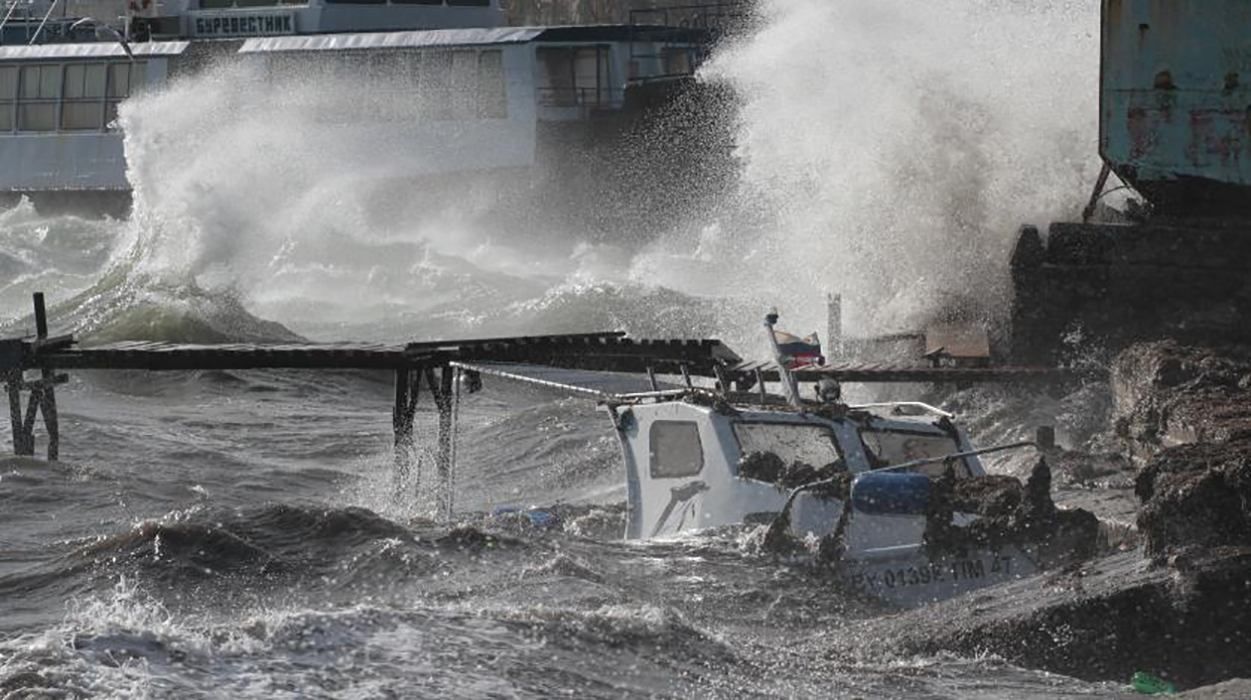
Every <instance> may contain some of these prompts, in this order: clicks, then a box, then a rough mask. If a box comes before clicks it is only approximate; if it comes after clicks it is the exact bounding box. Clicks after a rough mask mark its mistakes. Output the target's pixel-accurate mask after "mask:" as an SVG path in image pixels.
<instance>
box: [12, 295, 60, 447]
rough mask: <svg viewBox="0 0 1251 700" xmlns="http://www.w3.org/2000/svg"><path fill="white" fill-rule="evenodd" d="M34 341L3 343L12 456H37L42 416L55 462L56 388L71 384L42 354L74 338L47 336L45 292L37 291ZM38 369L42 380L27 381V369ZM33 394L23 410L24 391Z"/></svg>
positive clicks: (57, 441) (57, 443)
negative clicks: (37, 428)
mask: <svg viewBox="0 0 1251 700" xmlns="http://www.w3.org/2000/svg"><path fill="white" fill-rule="evenodd" d="M34 304H35V340H34V341H33V342H32V341H30V340H26V339H24V338H14V339H10V340H4V341H0V376H2V377H3V380H4V385H5V390H6V391H7V392H8V395H9V424H10V426H11V427H12V429H13V453H14V454H16V455H18V456H23V457H33V456H34V454H35V421H36V420H38V418H39V414H40V413H43V424H44V428H46V429H47V431H48V461H51V462H55V461H56V460H57V459H58V458H59V457H60V452H61V429H60V420H59V419H58V415H57V409H56V385H57V384H63V383H65V382H66V381H68V378H67V377H66V376H65V375H58V374H57V373H56V372H55V371H54V370H53V369H52V368H51V367H49V366H47V365H46V364H43V363H42V362H40V357H39V354H40V352H41V351H47V350H50V349H56V348H59V347H64V346H66V345H69V344H71V343H72V342H73V337H72V336H64V337H60V338H49V337H48V312H47V308H46V307H45V305H44V298H43V293H42V292H35V294H34ZM36 363H37V366H38V367H39V371H40V378H39V379H36V380H34V381H27V380H26V369H27V368H29V367H30V366H31V365H32V364H36ZM23 389H25V390H26V391H29V392H30V399H29V401H28V402H27V404H26V410H25V412H23V410H22V390H23Z"/></svg>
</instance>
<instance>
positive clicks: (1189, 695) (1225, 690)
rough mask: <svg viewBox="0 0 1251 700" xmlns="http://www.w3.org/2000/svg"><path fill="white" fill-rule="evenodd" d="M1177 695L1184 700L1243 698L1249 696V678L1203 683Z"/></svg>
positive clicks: (1250, 694)
mask: <svg viewBox="0 0 1251 700" xmlns="http://www.w3.org/2000/svg"><path fill="white" fill-rule="evenodd" d="M1177 697H1179V698H1184V699H1185V700H1245V698H1251V679H1247V678H1235V679H1233V680H1230V681H1225V682H1224V683H1217V684H1215V685H1205V686H1203V687H1202V688H1195V689H1194V690H1190V691H1187V692H1184V693H1181V694H1180V695H1178V696H1177Z"/></svg>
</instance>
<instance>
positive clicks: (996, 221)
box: [635, 0, 1099, 332]
mask: <svg viewBox="0 0 1251 700" xmlns="http://www.w3.org/2000/svg"><path fill="white" fill-rule="evenodd" d="M760 15H761V16H760V20H759V22H760V24H759V28H758V30H757V31H755V32H753V33H751V34H750V35H749V36H747V37H746V38H744V39H743V40H742V41H739V42H737V43H736V44H734V45H732V46H730V47H728V49H727V50H724V51H721V52H720V53H719V54H718V55H717V56H715V57H714V59H713V61H712V62H711V64H710V65H708V66H707V67H706V69H705V71H704V76H705V78H706V79H709V80H716V81H725V82H727V83H728V84H730V85H731V86H733V88H734V89H735V91H736V93H737V94H738V95H739V97H740V99H741V110H740V113H739V115H738V128H737V132H736V133H737V139H736V149H737V155H738V157H739V159H740V161H741V163H742V166H743V169H742V174H741V181H740V187H739V191H738V193H737V197H738V201H736V202H734V203H733V204H732V205H731V207H730V211H731V212H733V218H730V217H728V216H727V217H726V219H725V220H724V221H723V222H721V223H719V224H715V225H712V226H709V227H707V228H705V229H704V230H702V231H698V232H696V233H694V234H692V235H691V236H688V237H686V239H685V240H683V239H678V238H671V239H666V240H663V241H661V242H660V244H659V245H657V246H656V247H655V249H654V250H653V251H651V252H650V253H649V254H648V255H644V256H640V258H639V259H638V260H636V262H635V269H642V268H653V267H659V268H662V269H661V270H660V271H658V272H656V273H655V275H654V276H653V278H652V279H654V280H656V281H659V282H662V283H668V284H672V285H674V286H675V287H676V288H678V289H682V290H688V289H689V288H688V287H687V286H686V285H684V284H683V279H684V278H685V279H689V277H687V276H686V275H685V274H684V271H683V269H682V268H683V267H684V266H685V265H686V264H687V262H688V261H687V260H679V262H678V263H677V264H672V262H671V261H673V260H675V258H674V257H673V256H674V252H675V251H677V250H681V249H683V248H685V250H687V251H691V250H693V251H695V252H694V254H692V255H691V256H690V257H691V258H694V259H696V260H698V261H700V262H701V263H702V264H703V266H704V267H705V268H707V269H706V270H705V272H704V274H702V275H700V276H699V277H698V281H697V283H696V284H697V288H694V289H689V291H692V292H697V293H704V294H717V293H727V292H731V293H740V294H748V295H751V296H753V297H756V298H761V299H771V300H776V301H778V302H783V303H785V304H786V305H787V306H790V307H793V308H794V309H795V311H796V312H797V313H798V314H799V315H800V316H801V318H802V323H800V325H804V326H809V327H823V324H822V319H821V318H820V315H819V311H820V305H819V303H817V302H818V301H819V299H820V298H821V294H822V292H823V291H825V290H831V289H832V290H836V291H841V292H842V293H844V295H845V296H846V297H847V298H848V299H849V300H850V302H851V304H850V309H849V312H850V314H849V318H847V319H845V322H847V323H848V324H849V325H851V326H853V328H855V329H857V330H859V331H860V332H873V331H891V330H897V329H898V327H899V326H907V325H908V324H909V323H913V322H915V321H916V320H918V317H922V316H924V315H925V314H928V313H933V312H934V311H936V309H935V307H936V306H937V305H939V304H941V303H944V302H947V301H948V300H949V298H950V297H951V296H953V295H954V296H958V297H964V298H966V299H968V298H971V299H972V300H973V301H974V309H973V310H974V311H980V312H982V313H983V314H986V313H987V312H988V311H992V310H996V309H1002V308H1004V306H1005V302H1006V294H1005V292H1006V289H1005V282H1006V269H1007V266H1006V261H1007V256H1008V254H1009V248H1010V246H1011V244H1012V242H1013V240H1014V234H1015V232H1016V229H1017V227H1018V226H1019V225H1020V224H1022V223H1026V222H1032V223H1038V224H1044V223H1046V222H1047V221H1050V220H1052V219H1065V218H1072V217H1074V216H1075V215H1076V214H1077V212H1078V209H1079V207H1080V205H1081V203H1082V200H1083V195H1084V193H1085V192H1086V191H1087V188H1088V187H1089V183H1090V182H1092V181H1093V175H1094V172H1095V170H1096V169H1097V166H1098V158H1097V143H1096V124H1097V117H1098V111H1097V93H1096V81H1097V76H1098V39H1097V31H1098V22H1099V15H1098V3H1096V2H1093V1H1091V0H1083V1H1079V2H1071V1H1070V2H1062V1H1054V2H1042V3H1030V4H1029V5H1028V6H1023V5H1021V4H1020V3H1012V2H1001V1H999V0H980V1H976V2H965V1H961V2H954V1H950V0H943V1H940V2H929V3H916V2H908V1H907V0H887V1H886V2H829V1H827V0H766V1H765V2H763V3H762V6H761V8H760ZM731 221H733V222H736V223H738V225H729V224H728V222H731ZM744 222H746V225H744ZM779 296H783V297H784V298H780V299H779V298H778V297H779ZM794 315H796V314H794V313H793V314H792V316H794Z"/></svg>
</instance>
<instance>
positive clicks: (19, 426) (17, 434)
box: [4, 369, 35, 456]
mask: <svg viewBox="0 0 1251 700" xmlns="http://www.w3.org/2000/svg"><path fill="white" fill-rule="evenodd" d="M22 383H23V380H22V370H20V369H12V370H9V371H8V372H6V373H5V377H4V384H5V387H6V389H8V392H9V423H10V425H11V426H12V427H13V454H15V455H18V456H24V455H33V454H35V442H34V440H33V439H31V436H30V434H29V433H27V432H26V423H25V421H23V420H22Z"/></svg>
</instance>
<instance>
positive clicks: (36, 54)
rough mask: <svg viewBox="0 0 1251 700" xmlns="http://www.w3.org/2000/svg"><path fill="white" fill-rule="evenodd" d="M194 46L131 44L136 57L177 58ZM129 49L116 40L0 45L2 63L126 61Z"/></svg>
mask: <svg viewBox="0 0 1251 700" xmlns="http://www.w3.org/2000/svg"><path fill="white" fill-rule="evenodd" d="M190 45H191V42H188V41H153V42H142V43H135V44H131V45H130V48H131V50H132V51H133V52H134V53H135V56H136V57H144V56H177V55H179V54H181V53H182V52H184V51H186V50H187V47H188V46H190ZM125 57H126V50H125V49H123V48H122V46H121V44H119V43H117V42H114V41H96V42H88V43H82V44H36V45H34V46H25V45H23V46H0V61H46V60H67V59H93V58H125Z"/></svg>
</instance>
